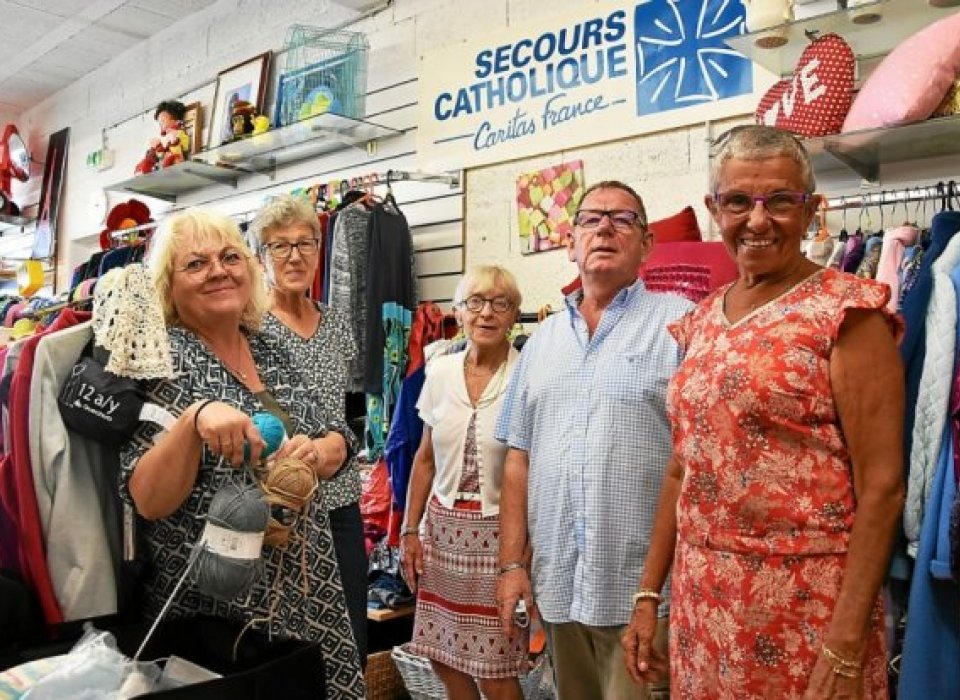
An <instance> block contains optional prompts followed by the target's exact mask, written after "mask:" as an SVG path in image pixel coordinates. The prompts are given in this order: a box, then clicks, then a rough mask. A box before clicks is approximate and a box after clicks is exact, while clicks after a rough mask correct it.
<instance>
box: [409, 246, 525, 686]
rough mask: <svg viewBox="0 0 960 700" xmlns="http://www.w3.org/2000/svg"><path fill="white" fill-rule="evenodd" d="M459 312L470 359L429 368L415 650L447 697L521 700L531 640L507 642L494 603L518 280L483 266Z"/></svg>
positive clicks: (416, 534)
mask: <svg viewBox="0 0 960 700" xmlns="http://www.w3.org/2000/svg"><path fill="white" fill-rule="evenodd" d="M454 308H455V313H456V316H457V323H458V324H459V325H460V326H461V327H462V328H463V332H464V334H465V335H466V338H467V347H466V350H464V351H463V352H459V353H456V354H453V355H446V356H443V357H438V358H436V359H434V360H432V361H431V362H430V364H428V365H427V377H426V381H425V383H424V385H423V390H422V392H421V394H420V400H419V401H418V402H417V408H418V410H419V411H420V416H421V417H422V418H423V421H424V431H423V439H422V440H421V443H420V448H419V450H418V451H417V455H416V458H415V459H414V463H413V472H412V473H411V475H410V488H409V492H408V494H407V510H406V514H405V517H404V526H403V530H402V532H401V542H400V545H401V557H402V561H403V572H404V578H405V579H406V580H407V583H408V585H409V586H410V588H411V590H413V591H417V590H418V589H419V595H418V596H417V612H416V619H415V622H414V630H413V641H412V642H411V651H412V652H413V653H415V654H418V655H420V656H425V657H427V658H429V659H430V661H431V663H432V664H433V668H434V670H435V671H436V673H437V675H438V676H439V677H440V679H441V680H442V681H443V684H444V687H445V688H446V691H447V696H448V697H452V698H479V697H480V691H481V690H482V691H483V694H484V695H485V696H486V697H487V698H490V699H491V700H499V699H501V698H504V699H510V700H514V699H517V700H519V699H520V698H522V697H523V694H522V692H521V689H520V683H519V680H518V675H519V674H520V672H521V671H522V670H523V669H524V667H525V663H526V658H527V639H526V637H525V636H520V637H518V638H516V639H512V640H511V639H508V638H507V637H506V636H505V635H504V634H503V631H502V629H501V627H500V622H499V618H498V617H497V607H496V602H495V598H496V583H497V572H498V561H497V552H498V537H499V530H500V515H499V513H500V486H501V481H502V478H503V462H504V458H505V456H506V452H507V449H506V447H505V446H504V445H503V444H502V443H500V442H498V441H497V440H496V439H495V438H494V436H493V431H494V425H495V423H496V420H497V416H498V415H499V413H500V407H501V404H502V402H503V394H504V392H505V390H506V388H507V383H508V381H509V378H510V373H511V372H512V371H513V368H514V365H515V363H516V360H517V355H518V353H517V351H516V350H514V349H513V347H512V346H511V345H510V341H509V339H508V333H509V331H510V329H511V328H512V326H513V324H514V323H515V322H516V320H517V316H518V314H519V309H520V291H519V289H518V288H517V282H516V279H515V278H514V277H513V275H512V274H510V272H508V271H507V270H505V269H503V268H501V267H497V266H492V265H491V266H482V267H477V268H476V269H474V270H472V271H470V272H468V273H467V274H466V275H465V276H464V277H463V279H462V280H461V281H460V284H459V285H458V286H457V291H456V294H455V295H454ZM424 515H426V519H425V522H423V521H424Z"/></svg>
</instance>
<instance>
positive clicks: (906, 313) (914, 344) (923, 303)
mask: <svg viewBox="0 0 960 700" xmlns="http://www.w3.org/2000/svg"><path fill="white" fill-rule="evenodd" d="M958 231H960V212H946V211H945V212H940V213H938V214H937V215H936V216H934V217H933V221H932V222H931V227H930V246H929V247H928V248H927V250H926V252H925V253H924V255H923V259H922V261H921V263H920V267H919V269H918V270H917V273H916V277H915V281H914V283H913V287H912V288H911V289H910V291H909V293H907V294H906V295H905V296H904V299H903V304H902V305H901V307H900V313H901V315H902V316H903V319H904V321H905V322H906V330H905V332H904V336H903V339H902V340H901V341H900V357H901V358H903V364H904V371H905V376H906V382H905V389H904V392H905V393H904V430H903V440H904V449H903V455H904V471H905V479H906V478H909V470H910V462H909V461H908V459H907V458H908V457H909V456H910V453H911V450H912V445H913V428H914V424H915V423H916V416H917V413H916V407H917V397H918V393H919V391H920V377H921V375H922V373H923V366H924V357H925V355H926V348H927V337H926V331H927V329H926V321H925V319H926V315H927V307H928V305H929V303H930V294H931V292H932V291H933V270H932V267H933V263H934V261H935V260H937V259H938V258H939V257H940V255H941V254H942V253H943V251H944V249H945V248H946V247H947V245H948V244H949V243H950V242H951V240H952V239H953V237H954V234H956V233H957V232H958ZM952 332H953V331H952V330H951V333H952Z"/></svg>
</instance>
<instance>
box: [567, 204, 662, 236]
mask: <svg viewBox="0 0 960 700" xmlns="http://www.w3.org/2000/svg"><path fill="white" fill-rule="evenodd" d="M605 216H606V217H607V218H609V219H610V225H611V226H613V228H615V229H616V230H618V231H630V230H632V229H633V227H634V226H636V225H638V224H639V225H640V227H641V228H644V227H646V225H647V222H646V221H644V220H643V217H641V216H640V214H639V213H637V212H635V211H632V210H630V209H580V210H578V211H577V213H576V214H574V215H573V225H574V226H577V227H579V228H583V229H594V228H596V227H597V226H599V225H600V222H601V221H603V217H605Z"/></svg>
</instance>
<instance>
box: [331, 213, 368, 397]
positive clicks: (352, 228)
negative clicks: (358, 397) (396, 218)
mask: <svg viewBox="0 0 960 700" xmlns="http://www.w3.org/2000/svg"><path fill="white" fill-rule="evenodd" d="M369 220H370V212H369V211H367V209H366V208H364V206H363V205H362V204H352V205H350V206H349V207H347V208H346V209H344V210H343V211H341V212H340V214H339V215H338V216H337V223H336V229H335V231H334V234H333V262H332V267H331V268H330V306H331V307H333V308H335V309H340V311H341V312H342V313H343V315H344V316H345V317H346V319H347V323H348V325H349V326H350V330H351V332H352V333H353V340H354V343H355V344H356V346H357V357H356V358H355V359H354V362H352V363H351V367H350V372H349V377H348V379H347V391H363V372H364V364H363V362H364V360H363V358H364V357H365V356H366V355H365V353H366V347H367V345H366V322H367V252H368V249H369V238H368V237H369V233H368V227H367V223H368V222H369Z"/></svg>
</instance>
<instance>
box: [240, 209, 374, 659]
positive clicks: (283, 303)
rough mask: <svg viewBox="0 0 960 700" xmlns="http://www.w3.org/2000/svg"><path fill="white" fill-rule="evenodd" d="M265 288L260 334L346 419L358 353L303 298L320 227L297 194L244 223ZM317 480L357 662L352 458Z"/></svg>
mask: <svg viewBox="0 0 960 700" xmlns="http://www.w3.org/2000/svg"><path fill="white" fill-rule="evenodd" d="M249 241H250V247H251V248H253V249H254V250H256V251H258V252H259V254H260V260H261V262H262V264H263V268H264V270H265V271H266V276H267V282H268V283H269V286H270V292H269V298H270V309H269V311H268V312H267V314H266V315H265V316H264V320H263V330H264V333H265V334H266V335H267V336H268V337H270V338H272V342H274V343H276V344H277V345H278V346H280V347H282V348H284V349H286V350H287V351H289V352H290V354H291V355H293V357H294V358H295V360H296V362H297V365H298V367H299V369H300V371H301V372H302V374H303V375H304V378H305V380H306V382H307V383H308V384H310V385H311V387H312V388H311V391H312V392H313V393H314V396H315V401H316V403H317V405H318V407H319V408H320V410H321V411H323V412H324V413H326V414H327V415H329V416H331V417H334V418H336V419H337V420H338V421H344V420H345V401H346V384H347V374H348V372H349V368H350V366H351V363H352V362H353V361H354V358H355V356H356V354H357V348H356V343H355V342H354V339H353V336H352V334H351V332H350V328H349V326H348V324H347V321H346V319H345V318H344V317H343V316H342V315H341V314H340V312H339V311H337V310H336V309H331V308H329V307H328V306H326V305H324V304H320V303H316V302H313V301H311V300H310V297H309V296H308V294H309V291H310V286H311V284H312V282H313V279H314V277H315V275H316V273H317V265H318V261H319V256H318V255H317V251H318V247H319V244H320V224H319V222H318V220H317V215H316V212H314V210H313V208H312V207H311V206H310V205H309V204H308V203H307V202H306V201H305V200H303V199H300V198H296V197H291V196H289V195H282V196H280V197H277V198H276V199H274V200H272V201H271V202H269V203H268V204H267V205H265V206H264V207H263V208H262V209H261V210H260V211H259V212H258V213H257V217H256V218H255V219H254V220H253V222H252V224H251V225H250V231H249ZM333 466H336V467H337V468H334V469H330V470H329V471H327V472H326V473H325V474H321V477H322V478H323V479H325V480H324V481H323V482H322V487H323V497H324V501H325V503H326V505H327V510H328V512H329V515H330V527H331V528H332V530H333V542H334V546H335V547H336V552H337V562H338V564H339V565H340V577H341V579H342V580H343V591H344V594H345V595H346V600H347V610H348V612H349V613H350V622H351V624H352V626H353V633H354V638H355V639H356V641H357V647H358V648H359V650H360V659H361V662H363V661H364V660H365V658H366V647H367V556H366V550H365V549H364V544H363V521H362V519H361V517H360V474H359V472H358V471H357V465H356V463H355V461H348V462H347V463H346V464H344V465H343V467H342V468H340V465H333Z"/></svg>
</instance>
